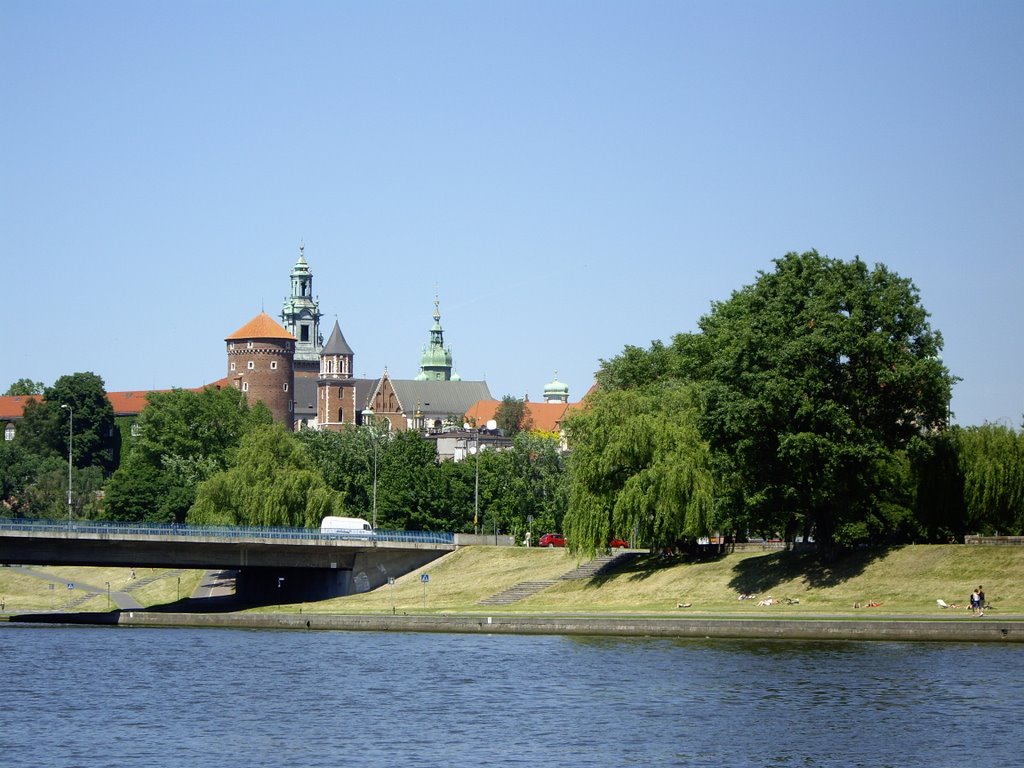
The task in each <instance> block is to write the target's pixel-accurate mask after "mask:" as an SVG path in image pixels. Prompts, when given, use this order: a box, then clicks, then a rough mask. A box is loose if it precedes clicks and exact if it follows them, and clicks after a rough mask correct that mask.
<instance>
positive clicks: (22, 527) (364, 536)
mask: <svg viewBox="0 0 1024 768" xmlns="http://www.w3.org/2000/svg"><path fill="white" fill-rule="evenodd" d="M0 531H28V532H38V533H66V532H68V531H72V532H74V533H92V534H100V535H102V534H116V535H119V536H164V537H167V536H180V537H182V538H195V537H200V536H201V537H203V538H219V539H268V540H274V541H281V540H292V541H377V542H401V543H406V542H411V543H416V544H452V543H454V541H455V537H454V535H453V534H451V533H443V532H440V531H437V532H435V531H385V530H376V531H372V532H367V531H352V532H347V531H344V530H331V531H329V532H321V531H320V529H319V528H284V527H260V526H252V525H240V526H231V525H174V524H171V523H113V522H102V521H98V520H72V521H68V520H63V521H62V520H30V519H27V518H0Z"/></svg>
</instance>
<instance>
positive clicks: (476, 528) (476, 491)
mask: <svg viewBox="0 0 1024 768" xmlns="http://www.w3.org/2000/svg"><path fill="white" fill-rule="evenodd" d="M475 448H476V483H475V485H474V487H473V533H474V534H476V535H480V431H479V430H477V433H476V445H475Z"/></svg>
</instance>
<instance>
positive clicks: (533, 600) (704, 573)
mask: <svg viewBox="0 0 1024 768" xmlns="http://www.w3.org/2000/svg"><path fill="white" fill-rule="evenodd" d="M577 564H578V562H577V560H576V559H575V558H574V557H572V556H571V555H569V554H568V553H566V552H565V551H563V550H540V549H530V550H527V549H522V548H507V549H506V548H494V547H468V548H465V549H462V550H459V551H457V552H453V553H451V554H450V555H446V556H445V557H443V558H441V559H439V560H437V561H435V562H433V563H431V564H430V565H428V566H426V567H424V568H421V569H420V570H418V571H415V572H412V573H409V574H406V575H404V576H402V577H399V578H397V579H396V580H395V584H394V585H393V586H384V587H381V588H379V589H377V590H374V591H373V592H368V593H365V594H361V595H352V596H350V597H344V598H335V599H333V600H325V601H322V602H317V603H303V604H293V605H283V606H276V605H275V606H268V607H266V608H262V609H255V610H262V611H298V610H300V609H301V610H302V611H303V612H308V613H353V614H358V613H390V612H391V611H392V607H393V608H394V610H395V611H396V612H398V613H408V614H418V613H427V614H438V613H481V614H482V613H487V614H501V613H592V614H609V613H630V614H643V615H656V614H663V615H674V616H682V615H688V614H696V615H699V614H702V613H712V614H718V615H721V614H736V615H750V616H758V617H769V616H777V617H780V618H781V617H786V618H799V617H801V616H807V617H811V616H814V615H818V614H832V615H849V616H851V617H857V618H868V617H874V616H882V615H884V614H888V613H894V614H916V615H921V616H934V617H949V616H960V615H966V613H967V612H966V611H965V610H962V609H961V610H957V611H953V610H943V609H941V608H939V607H938V606H937V604H936V602H935V601H936V599H937V598H942V599H943V600H945V601H946V602H947V603H956V604H959V605H961V606H963V605H964V604H965V603H966V601H967V597H968V595H969V594H970V592H971V591H972V590H973V589H974V588H975V587H977V586H978V585H979V584H984V586H985V593H986V597H987V598H988V600H989V602H990V603H991V604H992V605H993V610H992V611H991V612H990V615H992V616H1000V615H1003V616H1005V615H1007V614H1024V579H1022V577H1024V547H977V546H963V545H960V546H956V545H950V546H905V547H895V548H890V549H884V550H860V551H857V552H855V553H852V554H850V555H848V556H847V557H845V558H843V559H841V560H840V561H838V562H837V563H835V564H833V565H832V566H831V567H824V566H822V565H820V564H819V563H818V562H817V561H816V560H815V559H814V557H813V556H811V555H797V554H794V553H786V552H752V553H737V554H733V555H728V556H724V557H720V558H713V559H708V560H704V561H694V560H688V559H684V558H678V559H675V558H673V559H665V558H658V557H649V556H647V555H640V556H639V557H638V558H637V559H634V560H629V561H626V562H625V564H624V566H623V567H621V568H619V569H617V570H615V571H614V572H613V573H610V574H607V575H603V576H599V577H596V578H592V579H584V580H580V581H558V582H556V583H555V584H554V585H553V586H550V587H548V588H546V589H544V590H543V591H541V592H539V593H537V594H535V595H533V596H532V597H529V598H526V599H525V600H521V601H519V602H516V603H513V604H512V605H508V606H489V607H484V606H481V605H479V601H480V600H482V599H484V598H486V597H488V596H491V595H494V594H497V593H499V592H501V591H503V590H505V589H507V588H509V587H512V586H514V585H516V584H519V583H520V582H524V581H541V580H546V579H557V578H558V577H559V576H561V575H562V574H564V573H566V572H568V571H571V570H573V569H574V568H575V567H576V566H577ZM37 570H39V571H44V572H47V573H50V574H53V575H56V576H58V577H59V578H60V579H61V580H64V581H67V582H75V583H76V584H77V585H79V586H81V585H86V584H88V585H91V586H92V587H94V588H96V589H99V590H102V592H101V594H97V595H94V596H92V597H90V598H89V599H88V600H86V601H84V602H77V601H78V600H79V598H81V597H83V592H82V590H80V589H76V590H75V591H74V593H70V592H71V591H69V590H67V589H66V588H62V587H61V586H60V585H55V589H53V590H50V589H49V588H48V585H47V583H46V582H44V581H42V580H40V579H38V578H34V577H30V576H23V575H20V574H18V573H17V572H15V571H13V570H12V569H6V568H0V596H3V597H4V599H5V601H6V610H7V612H8V613H10V612H18V611H31V610H55V611H59V610H77V611H105V610H107V603H106V600H107V598H106V592H105V582H107V581H110V583H111V589H112V590H125V589H127V590H128V591H129V594H131V595H132V597H134V598H135V599H136V600H138V601H139V602H140V603H142V604H143V605H145V606H157V605H168V604H172V603H174V602H175V601H176V595H177V589H178V584H177V577H176V572H170V571H150V569H138V570H137V575H138V579H139V581H142V580H144V579H146V578H147V577H150V576H156V577H158V578H156V579H155V580H154V581H152V582H151V583H150V584H149V585H148V586H145V587H142V588H140V589H133V588H132V584H131V580H130V579H129V578H128V575H129V571H128V569H123V568H57V567H50V568H39V569H37ZM424 573H427V574H429V577H430V579H429V582H428V583H427V584H426V586H425V587H424V584H423V583H422V582H421V580H420V576H421V575H422V574H424ZM160 576H163V578H160ZM200 576H201V572H199V571H188V572H185V573H184V574H182V577H181V587H180V588H181V595H182V596H183V597H184V596H187V595H189V594H191V592H192V590H193V589H194V588H195V586H196V585H197V584H198V582H199V579H200ZM740 593H745V594H753V595H756V596H757V598H756V599H750V600H738V599H737V596H738V595H739V594H740ZM769 595H770V596H772V597H773V598H777V599H780V600H782V601H783V602H782V604H780V605H773V606H771V607H761V606H758V601H759V599H762V598H765V597H767V596H769ZM786 598H789V599H791V600H798V601H799V603H798V604H786V603H785V602H784V601H785V599H786ZM869 601H874V602H877V603H881V605H880V606H879V607H875V608H868V607H862V608H859V609H857V608H854V604H855V603H860V604H861V605H862V606H865V605H866V604H867V603H868V602H869ZM680 604H690V605H689V607H687V608H681V607H679V606H680ZM182 609H183V610H188V607H186V606H184V605H183V606H182Z"/></svg>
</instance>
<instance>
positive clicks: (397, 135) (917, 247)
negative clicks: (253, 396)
mask: <svg viewBox="0 0 1024 768" xmlns="http://www.w3.org/2000/svg"><path fill="white" fill-rule="evenodd" d="M1022 40H1024V4H1021V3H1017V2H984V3H981V2H959V1H958V2H922V3H916V2H900V3H891V2H849V3H842V2H834V3H821V2H808V3H797V2H776V3H765V2H749V3H744V2H736V3H717V2H716V3H711V2H708V3H687V2H682V1H680V2H644V1H643V0H641V1H640V2H628V3H627V2H616V3H612V2H600V0H589V1H587V2H569V1H562V2H559V1H558V0H554V1H552V0H545V1H544V2H533V1H532V0H516V1H515V2H500V1H496V2H380V3H356V2H297V3H285V2H240V1H239V2H188V1H184V2H174V3H162V4H155V3H136V2H111V1H104V0H97V1H96V2H89V3H80V2H56V1H55V2H45V3H40V2H35V1H34V0H33V1H31V2H23V1H22V0H5V2H3V3H2V4H0V73H2V76H0V103H2V104H3V105H4V108H3V116H2V117H0V153H2V154H0V253H2V258H3V264H4V267H3V273H2V274H3V278H4V279H3V284H4V288H5V290H4V306H5V309H6V313H5V314H6V318H7V322H6V324H5V331H4V333H3V340H4V341H3V355H2V357H0V391H2V389H6V387H7V386H9V384H10V383H12V382H13V381H15V380H17V379H19V378H22V377H28V378H31V379H35V380H41V381H43V382H44V383H46V384H52V383H53V382H54V381H55V380H56V379H57V378H58V377H59V376H61V375H63V374H66V373H73V372H76V371H93V372H95V373H97V374H99V375H100V376H102V377H103V379H104V381H105V382H106V385H107V388H108V389H109V390H126V389H149V388H168V387H192V386H198V385H201V384H203V383H205V382H208V381H213V380H216V379H218V378H221V377H222V376H224V375H225V374H226V368H227V362H226V354H225V348H224V342H223V339H224V337H225V336H227V335H228V334H230V333H231V332H233V331H234V330H236V329H237V328H239V327H240V326H242V325H243V324H244V323H246V322H247V321H248V320H249V319H251V318H252V317H253V316H255V315H256V314H257V313H258V312H259V311H260V310H261V309H266V311H267V312H268V313H270V314H271V315H273V316H275V317H276V316H277V315H278V313H279V312H280V310H281V306H282V304H283V302H284V299H285V297H286V295H287V294H288V292H289V277H288V276H289V272H290V270H291V267H292V264H293V263H294V262H295V260H296V258H297V256H298V247H299V243H300V242H303V243H304V244H305V255H306V259H307V261H308V262H309V264H310V267H311V269H312V270H313V273H314V289H315V293H316V294H317V295H318V296H319V300H320V307H321V310H322V311H323V312H324V315H325V318H324V321H325V326H326V327H325V329H324V334H325V336H326V335H327V334H328V333H329V332H330V327H331V325H332V324H333V322H334V319H335V317H337V318H338V320H339V321H340V323H341V326H342V329H343V331H344V332H345V336H346V338H347V340H348V342H349V344H350V345H351V346H352V348H353V349H354V350H355V354H356V358H355V368H356V373H357V375H366V376H377V375H379V374H380V373H381V372H383V370H384V369H385V367H386V368H387V369H388V370H389V371H390V373H391V374H392V375H393V376H396V377H399V378H405V377H412V376H414V375H415V374H416V373H417V370H418V362H419V356H420V353H421V350H422V347H423V345H424V344H425V343H426V342H427V340H428V332H429V328H430V325H431V313H432V312H433V302H434V296H435V292H436V293H437V295H438V296H439V298H440V302H441V304H440V306H441V313H442V324H443V326H444V329H445V341H446V343H448V344H450V345H451V347H452V349H453V352H454V355H455V367H456V370H457V371H458V372H459V373H460V374H461V375H462V377H463V378H464V379H486V380H487V382H488V383H489V385H490V389H491V392H492V393H493V394H494V395H495V397H499V398H500V397H501V396H503V395H505V394H513V395H516V396H520V397H521V396H523V395H529V397H530V399H531V400H539V399H540V397H541V393H542V390H543V387H544V384H545V383H547V382H548V381H551V380H552V379H553V378H554V377H555V375H556V372H557V376H558V378H559V379H560V380H562V381H564V382H566V383H567V384H569V386H570V389H571V396H572V399H574V400H575V399H578V398H579V397H581V396H582V395H583V394H584V393H585V391H586V389H587V388H588V387H589V386H590V385H591V383H592V381H593V373H594V371H595V370H596V369H597V368H598V365H599V361H600V360H601V359H607V358H611V357H614V356H615V355H616V354H618V353H619V352H620V351H621V350H622V348H623V347H624V346H625V345H627V344H634V345H638V346H647V345H649V344H650V342H651V341H652V340H653V339H663V340H666V341H667V340H669V339H670V338H671V336H672V335H673V334H675V333H678V332H682V331H692V330H694V329H695V328H696V322H697V320H698V318H699V317H700V316H701V315H703V314H705V313H707V312H708V311H709V310H710V307H711V303H712V302H713V301H721V300H724V299H726V298H728V296H729V295H730V293H731V292H732V291H734V290H736V289H738V288H741V287H742V286H744V285H747V284H749V283H751V282H753V281H754V280H755V279H756V277H757V273H758V271H761V270H770V269H771V268H772V264H771V262H772V259H774V258H777V257H779V256H782V255H783V254H785V253H786V252H788V251H805V250H809V249H812V248H815V249H817V250H818V251H819V252H821V253H824V254H827V255H829V256H832V257H836V258H841V259H850V258H853V257H854V256H860V257H861V258H862V259H863V260H864V261H866V262H868V263H869V264H873V263H877V262H881V263H884V264H886V265H887V266H888V267H890V268H891V269H893V270H895V271H896V272H898V273H899V274H900V275H902V276H904V277H908V278H911V279H912V280H913V281H914V283H915V284H916V286H917V287H918V289H919V291H920V295H921V301H922V303H923V305H924V306H925V307H926V308H927V309H928V311H929V312H930V313H931V316H932V317H931V322H932V325H933V327H935V328H937V329H938V330H940V331H941V332H942V334H943V336H944V339H945V350H944V353H943V358H944V359H945V361H946V363H947V365H948V366H949V367H950V369H951V370H952V372H953V373H954V374H956V375H958V376H960V377H962V379H963V381H962V382H961V383H959V384H958V386H957V387H956V390H955V394H954V399H953V403H952V406H953V410H954V412H955V414H956V420H957V421H958V422H959V423H961V424H980V423H982V422H984V421H998V422H1002V423H1006V424H1009V425H1012V426H1019V425H1020V424H1021V419H1022V415H1024V387H1022V386H1021V381H1022V379H1024V375H1022V374H1024V370H1022V368H1024V354H1022V343H1021V330H1022V325H1024V323H1022V315H1024V309H1022V304H1021V301H1020V299H1021V294H1022V288H1024V258H1022V243H1024V191H1022V190H1024V87H1022V86H1024V45H1022V44H1021V41H1022Z"/></svg>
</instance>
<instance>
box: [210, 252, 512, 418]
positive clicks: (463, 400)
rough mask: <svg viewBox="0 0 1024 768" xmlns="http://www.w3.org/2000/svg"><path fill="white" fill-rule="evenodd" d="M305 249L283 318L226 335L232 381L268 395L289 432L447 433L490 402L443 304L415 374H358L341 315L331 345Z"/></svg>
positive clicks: (262, 319) (257, 320) (258, 395)
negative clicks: (374, 429)
mask: <svg viewBox="0 0 1024 768" xmlns="http://www.w3.org/2000/svg"><path fill="white" fill-rule="evenodd" d="M321 318H322V314H321V312H320V306H319V302H318V301H316V300H315V299H314V298H313V273H312V272H311V271H310V269H309V264H307V263H306V259H305V248H304V246H300V247H299V258H298V261H296V262H295V265H294V266H293V267H292V272H291V295H290V296H289V297H288V298H286V299H285V302H284V308H283V309H282V311H281V315H280V320H281V322H280V323H278V322H277V321H276V320H274V319H273V318H272V317H270V315H268V314H267V313H266V312H261V313H260V314H258V315H257V316H256V317H254V318H253V319H252V320H250V321H249V322H248V323H246V324H245V325H243V326H242V327H241V328H239V329H238V330H237V331H235V332H234V333H232V334H230V335H229V336H228V337H227V338H225V340H224V341H225V343H226V344H227V357H228V381H229V382H230V384H231V386H234V387H236V388H237V389H239V390H241V391H242V392H243V393H245V396H246V399H247V400H249V401H250V402H255V401H257V400H262V401H263V402H264V403H265V404H266V405H267V407H268V408H269V409H270V411H271V413H272V414H273V416H274V419H275V420H276V421H279V422H281V423H282V424H285V425H286V426H287V427H288V428H289V429H300V428H302V427H310V428H313V429H332V430H339V429H342V428H343V427H344V426H345V425H361V424H364V423H366V422H367V421H368V420H369V419H371V418H373V419H375V420H376V421H377V423H380V424H382V425H383V426H385V427H386V428H388V429H396V430H404V429H416V430H420V431H441V430H442V429H443V428H444V427H445V426H446V425H452V424H456V425H461V424H462V422H463V418H464V415H465V414H466V413H467V412H468V411H469V410H470V408H471V407H473V405H474V404H476V403H478V402H479V401H491V400H492V398H491V393H490V391H489V390H488V388H487V382H485V381H463V380H462V378H461V377H460V376H459V375H458V373H456V372H455V371H454V368H453V356H452V351H451V348H450V347H448V348H446V347H445V346H444V330H443V329H442V327H441V313H440V308H439V301H438V300H437V299H435V300H434V314H433V319H434V322H433V325H432V326H431V328H430V339H429V341H428V343H427V344H426V346H425V347H424V349H423V354H422V356H421V357H420V371H419V374H418V375H417V376H416V377H415V378H414V379H396V378H392V377H391V375H390V374H389V373H388V371H387V370H385V371H384V372H383V374H382V375H381V376H380V377H379V378H374V379H366V378H357V377H355V376H354V375H353V371H354V369H355V367H354V359H355V353H354V352H353V350H352V347H351V346H349V343H348V341H346V339H345V336H344V334H343V333H342V331H341V326H340V325H339V323H338V321H337V320H335V322H334V328H333V329H332V331H331V335H330V337H329V338H328V340H327V343H326V344H324V343H323V336H322V334H321V332H320V320H321Z"/></svg>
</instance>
